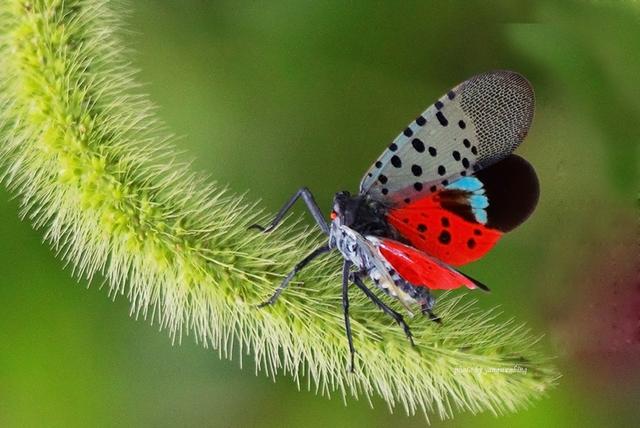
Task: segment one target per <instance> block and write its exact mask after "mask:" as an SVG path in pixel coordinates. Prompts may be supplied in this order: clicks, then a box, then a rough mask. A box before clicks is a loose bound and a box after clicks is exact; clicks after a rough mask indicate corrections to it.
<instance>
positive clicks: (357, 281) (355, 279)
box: [352, 274, 415, 346]
mask: <svg viewBox="0 0 640 428" xmlns="http://www.w3.org/2000/svg"><path fill="white" fill-rule="evenodd" d="M352 279H353V283H354V284H355V285H357V286H358V288H359V289H360V290H362V292H363V293H364V294H366V296H367V297H368V298H369V299H371V301H372V302H373V303H375V304H376V305H377V306H378V307H379V308H380V309H382V311H383V312H384V313H385V314H387V315H389V316H390V317H391V318H393V319H394V320H395V322H397V323H398V324H399V325H400V327H402V329H403V330H404V334H406V335H407V339H409V342H411V345H414V346H415V343H413V336H412V335H411V329H410V328H409V326H408V325H407V323H406V322H405V320H404V318H403V317H402V315H400V314H399V313H398V312H396V311H394V310H393V309H391V308H390V307H389V306H387V305H386V304H385V303H384V302H383V301H382V300H380V299H379V298H378V296H376V295H375V293H374V292H373V291H371V290H369V288H368V287H367V286H366V285H365V284H364V281H362V277H361V276H360V275H359V274H354V275H353V278H352Z"/></svg>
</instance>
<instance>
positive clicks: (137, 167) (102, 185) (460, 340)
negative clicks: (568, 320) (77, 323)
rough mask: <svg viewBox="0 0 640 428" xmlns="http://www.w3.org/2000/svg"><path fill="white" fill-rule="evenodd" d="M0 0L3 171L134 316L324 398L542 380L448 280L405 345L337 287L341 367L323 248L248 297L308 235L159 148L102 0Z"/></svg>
mask: <svg viewBox="0 0 640 428" xmlns="http://www.w3.org/2000/svg"><path fill="white" fill-rule="evenodd" d="M2 3H3V4H2V6H0V8H1V12H0V22H1V23H2V26H1V27H0V37H1V38H0V159H1V162H2V180H3V182H4V183H5V184H6V185H7V187H8V188H9V189H10V190H11V191H12V192H13V193H14V194H15V195H17V197H18V198H19V200H20V201H21V207H22V215H23V216H25V217H27V218H28V219H29V220H30V221H31V222H32V223H33V225H34V226H35V227H36V228H38V229H41V230H43V231H44V233H45V237H46V240H47V241H48V242H50V244H51V245H52V247H53V249H54V250H55V252H56V253H57V254H58V255H59V257H60V258H62V259H63V260H64V261H65V262H66V263H68V264H69V265H70V266H72V268H73V273H74V274H75V275H76V276H77V277H81V278H85V279H86V280H91V279H92V278H93V277H94V276H99V277H100V280H101V281H104V282H105V283H106V284H107V285H108V289H109V290H110V292H111V293H112V294H113V295H116V294H122V295H126V296H127V298H128V299H129V300H130V301H131V311H132V314H133V315H134V316H141V317H144V318H147V319H150V320H152V321H154V322H157V323H159V324H160V326H161V327H163V328H165V329H166V330H168V332H169V333H170V334H171V336H172V337H174V338H176V339H178V340H179V339H180V338H181V337H182V335H183V334H185V333H188V334H192V335H193V336H194V338H195V340H197V341H198V342H199V343H202V344H203V345H205V346H211V347H213V348H214V349H216V350H218V352H219V353H220V355H221V356H223V357H226V358H232V357H236V358H242V357H243V356H244V355H247V354H252V355H253V359H254V361H255V367H256V371H261V372H264V373H266V374H267V375H269V376H273V377H275V376H276V374H278V373H280V372H284V373H287V374H289V375H290V376H292V377H293V378H294V379H295V381H296V382H297V383H298V384H300V383H302V382H304V383H306V384H307V387H308V388H310V389H314V390H316V391H317V392H319V393H321V394H325V395H328V394H330V393H332V392H338V393H340V394H342V396H343V397H348V396H354V397H366V398H367V399H369V398H370V397H372V396H375V395H378V396H380V397H382V398H383V399H384V401H386V402H387V403H388V405H389V407H390V408H394V407H396V406H398V405H400V406H401V407H403V408H404V409H405V411H406V412H407V413H409V414H414V413H416V412H422V413H424V414H425V415H426V416H427V418H428V417H429V416H430V415H432V414H437V415H438V416H440V417H443V418H445V417H450V416H452V413H453V411H454V410H456V409H457V410H461V411H471V412H480V411H491V412H493V413H495V414H500V413H504V412H506V411H516V410H518V409H520V408H522V407H524V406H526V405H527V404H529V403H530V402H531V401H532V400H534V399H537V398H539V397H540V396H541V395H543V394H544V392H545V391H546V390H547V389H548V388H549V387H550V386H552V385H553V384H554V381H555V379H556V378H557V376H558V375H557V372H556V370H555V368H554V367H553V366H552V365H551V364H550V363H549V359H548V358H546V357H544V356H543V355H541V354H540V352H539V350H538V348H537V346H538V345H537V339H536V338H534V337H532V336H531V334H530V332H529V331H528V330H527V329H526V328H525V327H524V326H522V325H519V324H517V323H515V322H514V321H513V320H509V321H505V320H501V319H499V316H498V314H497V313H496V312H495V311H489V312H487V311H483V310H480V309H478V308H476V307H475V306H474V304H473V301H471V300H469V299H468V298H463V297H454V296H453V295H446V296H444V297H442V298H441V299H440V301H439V306H438V310H439V314H440V315H441V316H442V318H443V319H445V320H446V322H445V323H444V324H443V325H436V324H434V323H431V322H429V320H427V319H426V318H422V317H416V318H414V319H412V321H411V324H412V329H413V332H414V335H415V341H416V344H417V346H416V347H415V348H412V347H411V346H410V345H409V344H408V342H407V340H406V338H405V336H404V333H403V331H402V329H401V328H399V327H398V326H397V325H395V324H394V323H393V321H392V320H390V319H389V318H387V317H386V316H384V314H382V313H381V312H380V311H379V310H378V309H377V308H376V307H375V306H374V305H372V304H371V303H370V302H368V301H366V300H365V298H364V296H360V295H359V294H358V293H352V294H353V297H352V305H351V307H352V309H351V314H352V327H353V332H354V341H355V346H356V349H357V354H356V370H355V373H350V372H349V370H348V349H347V343H346V339H345V334H344V328H343V319H342V311H341V301H340V292H339V286H338V284H339V272H340V269H339V264H338V263H337V262H338V258H337V257H333V258H331V257H326V258H325V259H324V261H325V262H324V263H317V264H315V265H314V266H313V267H311V268H309V270H308V271H307V272H306V273H305V274H304V275H303V276H302V277H301V279H302V280H304V281H305V283H306V285H305V287H295V286H292V287H290V288H289V289H288V290H287V291H286V293H285V294H283V295H282V297H281V298H280V300H279V301H278V303H277V304H276V305H275V306H272V307H270V308H267V309H257V308H256V304H257V303H259V302H262V301H264V299H265V298H266V297H267V296H269V295H270V293H271V292H272V291H273V290H274V287H275V286H277V284H278V282H279V281H280V279H281V278H282V276H283V274H285V273H286V272H287V271H288V270H289V269H290V268H291V267H292V261H295V260H299V259H300V258H301V257H302V256H304V255H306V254H307V253H308V252H309V250H310V249H311V248H313V247H314V246H315V245H317V244H318V242H319V239H320V237H319V236H318V235H317V234H315V233H311V232H309V231H307V230H305V229H304V228H302V227H300V226H299V225H297V224H294V225H292V226H291V225H290V226H285V227H281V228H280V230H278V231H276V232H274V233H273V234H271V235H269V236H263V235H261V234H258V233H255V231H250V230H247V226H249V225H250V224H252V223H265V221H266V220H267V219H269V218H271V215H267V214H266V213H263V212H261V211H260V209H259V208H258V207H257V206H256V204H255V203H251V202H248V201H246V200H244V199H243V198H241V197H240V196H237V195H234V194H232V193H230V192H228V191H226V190H225V189H223V188H221V187H218V186H216V185H213V184H210V183H208V180H207V179H206V178H205V177H203V176H200V175H197V174H195V173H193V172H191V171H190V170H189V168H188V166H187V165H185V164H181V163H179V162H177V161H176V160H175V159H174V153H175V151H174V150H173V149H172V147H171V145H170V143H171V142H170V140H171V138H170V135H169V134H168V133H167V131H166V130H165V129H164V127H163V125H162V123H161V122H160V121H159V120H158V119H157V118H156V117H155V115H154V112H153V106H152V105H151V104H150V103H149V102H148V101H147V99H146V98H145V97H144V96H142V95H139V94H138V93H136V91H137V88H138V85H137V84H136V82H135V80H134V74H135V73H134V72H133V71H132V69H131V67H130V66H129V65H128V63H127V59H126V54H127V52H126V50H125V49H124V48H123V44H122V40H121V38H120V34H121V33H122V30H123V29H122V27H121V26H122V23H121V19H120V17H119V15H118V14H117V13H115V12H114V7H113V5H111V4H110V3H109V2H107V1H105V0H64V1H63V0H4V1H3V2H2ZM115 9H116V10H117V9H119V8H115ZM245 358H246V357H245ZM514 367H515V369H514Z"/></svg>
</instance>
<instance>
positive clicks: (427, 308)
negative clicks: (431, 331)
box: [421, 289, 442, 324]
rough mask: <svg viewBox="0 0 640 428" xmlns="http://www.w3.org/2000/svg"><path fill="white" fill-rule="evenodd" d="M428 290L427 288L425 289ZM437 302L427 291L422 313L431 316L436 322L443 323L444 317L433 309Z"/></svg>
mask: <svg viewBox="0 0 640 428" xmlns="http://www.w3.org/2000/svg"><path fill="white" fill-rule="evenodd" d="M425 290H426V289H425ZM435 304H436V299H435V298H434V297H433V296H432V295H431V293H429V292H428V291H427V294H426V296H425V299H424V301H423V302H422V304H421V309H422V313H423V314H425V315H427V316H429V319H430V320H431V321H433V322H435V323H438V324H442V319H440V317H439V316H437V315H436V314H434V313H433V311H432V310H431V309H433V306H434V305H435Z"/></svg>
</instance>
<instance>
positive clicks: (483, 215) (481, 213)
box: [473, 209, 487, 224]
mask: <svg viewBox="0 0 640 428" xmlns="http://www.w3.org/2000/svg"><path fill="white" fill-rule="evenodd" d="M473 216H474V217H475V218H476V221H477V222H478V223H480V224H487V212H486V211H485V210H481V209H474V210H473Z"/></svg>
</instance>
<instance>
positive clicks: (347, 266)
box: [342, 260, 356, 373]
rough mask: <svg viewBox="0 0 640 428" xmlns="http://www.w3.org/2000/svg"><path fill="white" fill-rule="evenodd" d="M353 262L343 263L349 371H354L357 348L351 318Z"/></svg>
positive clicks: (343, 309)
mask: <svg viewBox="0 0 640 428" xmlns="http://www.w3.org/2000/svg"><path fill="white" fill-rule="evenodd" d="M350 269H351V262H349V261H347V260H345V261H344V264H343V265H342V311H343V312H344V329H345V331H346V332H347V341H348V342H349V356H350V365H349V371H350V372H351V373H353V370H354V364H353V363H354V357H355V353H356V350H355V348H354V347H353V336H352V335H351V320H350V319H349V283H350V281H349V278H350V275H349V270H350Z"/></svg>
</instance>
